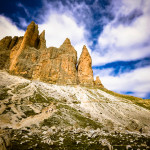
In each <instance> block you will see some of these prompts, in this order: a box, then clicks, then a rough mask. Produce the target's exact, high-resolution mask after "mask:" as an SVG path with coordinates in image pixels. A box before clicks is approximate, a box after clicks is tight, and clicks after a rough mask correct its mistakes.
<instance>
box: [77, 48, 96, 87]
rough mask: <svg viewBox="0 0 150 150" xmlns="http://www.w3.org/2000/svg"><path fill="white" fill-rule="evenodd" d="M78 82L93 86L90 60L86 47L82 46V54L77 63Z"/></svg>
mask: <svg viewBox="0 0 150 150" xmlns="http://www.w3.org/2000/svg"><path fill="white" fill-rule="evenodd" d="M78 81H79V84H83V85H93V84H94V79H93V70H92V59H91V56H90V54H89V52H88V50H87V48H86V46H83V49H82V53H81V56H80V59H79V63H78Z"/></svg>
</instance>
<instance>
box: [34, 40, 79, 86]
mask: <svg viewBox="0 0 150 150" xmlns="http://www.w3.org/2000/svg"><path fill="white" fill-rule="evenodd" d="M39 54H40V55H39V60H38V63H37V65H36V67H35V70H34V72H33V78H34V79H39V80H41V81H46V82H50V83H58V84H76V83H77V70H76V64H77V52H76V50H75V49H74V47H73V46H72V45H71V42H70V40H69V39H66V40H65V41H64V43H63V44H62V45H61V46H60V48H55V47H50V48H47V49H42V50H40V52H39Z"/></svg>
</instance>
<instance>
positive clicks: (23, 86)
mask: <svg viewBox="0 0 150 150" xmlns="http://www.w3.org/2000/svg"><path fill="white" fill-rule="evenodd" d="M28 85H29V83H23V84H20V85H18V86H17V87H16V88H15V89H14V90H13V91H12V92H13V93H17V94H18V93H19V91H20V90H21V89H23V88H25V87H27V86H28Z"/></svg>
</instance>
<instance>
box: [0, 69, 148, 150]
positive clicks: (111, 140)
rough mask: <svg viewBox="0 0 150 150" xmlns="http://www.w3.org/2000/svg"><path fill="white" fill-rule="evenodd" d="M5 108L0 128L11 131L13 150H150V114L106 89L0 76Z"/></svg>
mask: <svg viewBox="0 0 150 150" xmlns="http://www.w3.org/2000/svg"><path fill="white" fill-rule="evenodd" d="M0 106H1V107H0V127H1V128H2V129H3V130H11V132H12V134H11V135H12V139H11V141H12V149H30V148H35V149H38V148H39V149H47V147H48V149H55V148H56V149H65V148H66V149H67V148H68V149H69V147H70V146H71V147H74V148H75V149H76V148H80V149H84V147H85V146H86V147H87V149H90V147H92V145H93V147H94V146H95V147H96V148H104V149H108V148H109V149H111V148H112V147H113V148H115V146H117V145H118V146H120V147H126V148H127V146H128V145H131V147H136V148H137V147H140V148H141V147H144V148H148V146H150V143H149V140H150V132H149V131H150V110H148V109H146V108H144V107H141V106H139V105H136V104H135V102H133V101H131V100H129V99H126V98H125V97H123V96H122V97H121V96H120V97H119V96H118V95H117V96H116V95H114V96H113V95H112V93H111V94H110V92H109V91H107V90H106V89H99V88H90V87H82V86H79V85H74V86H62V85H61V86H60V85H56V84H55V85H54V84H47V83H43V82H39V81H34V80H33V81H31V80H27V79H24V78H22V77H17V76H12V75H9V74H8V73H6V72H3V71H0ZM133 141H134V142H133ZM20 143H22V145H20ZM141 144H143V145H141Z"/></svg>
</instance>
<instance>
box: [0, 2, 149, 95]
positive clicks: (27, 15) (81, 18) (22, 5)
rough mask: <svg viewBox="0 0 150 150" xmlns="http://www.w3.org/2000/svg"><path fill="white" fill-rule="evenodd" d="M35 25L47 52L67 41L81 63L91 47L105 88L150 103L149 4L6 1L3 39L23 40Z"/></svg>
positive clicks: (1, 12)
mask: <svg viewBox="0 0 150 150" xmlns="http://www.w3.org/2000/svg"><path fill="white" fill-rule="evenodd" d="M32 20H33V21H35V22H36V23H37V24H39V31H40V32H42V30H44V29H45V31H46V41H47V47H50V46H55V47H59V46H60V45H61V44H62V43H63V41H64V40H65V38H66V37H68V38H70V40H71V43H72V45H73V46H74V47H75V49H76V50H77V52H78V57H79V56H80V54H81V51H82V47H83V45H84V44H85V45H87V47H88V49H89V52H90V54H91V56H92V60H93V71H94V77H96V76H97V75H99V76H100V79H101V81H102V83H103V84H104V86H105V87H106V88H108V89H110V90H113V91H116V92H119V93H124V94H131V95H134V96H139V97H142V98H150V40H149V39H150V30H149V25H150V1H149V0H13V1H10V0H5V1H3V2H1V6H0V32H1V34H0V39H1V38H3V37H5V36H8V35H10V36H15V35H18V36H22V35H24V32H25V30H26V28H27V25H28V24H29V23H30V22H31V21H32Z"/></svg>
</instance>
